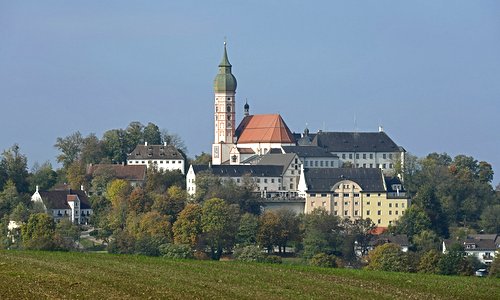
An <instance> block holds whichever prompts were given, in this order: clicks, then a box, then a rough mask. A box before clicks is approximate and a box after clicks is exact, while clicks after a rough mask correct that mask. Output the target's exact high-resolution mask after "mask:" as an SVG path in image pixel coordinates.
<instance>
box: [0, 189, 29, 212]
mask: <svg viewBox="0 0 500 300" xmlns="http://www.w3.org/2000/svg"><path fill="white" fill-rule="evenodd" d="M20 203H24V204H26V205H27V204H28V203H29V201H28V200H27V199H25V198H24V197H23V196H22V195H20V194H19V193H18V192H17V188H16V185H15V184H14V182H13V181H12V180H9V181H7V184H6V185H5V186H4V189H3V191H2V192H0V218H3V216H5V215H9V214H10V213H11V211H12V210H13V209H14V208H15V207H16V206H17V205H18V204H20Z"/></svg>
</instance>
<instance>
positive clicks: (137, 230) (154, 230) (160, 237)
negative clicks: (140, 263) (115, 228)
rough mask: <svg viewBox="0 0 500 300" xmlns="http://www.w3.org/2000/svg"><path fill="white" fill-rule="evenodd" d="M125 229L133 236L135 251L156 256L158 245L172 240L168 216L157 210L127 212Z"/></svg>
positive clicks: (158, 249)
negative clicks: (135, 213) (138, 213)
mask: <svg viewBox="0 0 500 300" xmlns="http://www.w3.org/2000/svg"><path fill="white" fill-rule="evenodd" d="M127 231H128V233H129V234H130V235H132V236H133V237H134V240H135V252H136V253H138V254H144V255H151V256H158V255H160V245H163V244H167V243H170V242H171V241H172V226H171V224H170V221H169V220H168V217H167V216H165V215H162V214H160V213H159V212H157V211H150V212H147V213H144V214H140V215H137V216H135V215H134V214H132V213H131V214H129V218H128V219H127Z"/></svg>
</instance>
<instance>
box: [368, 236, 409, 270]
mask: <svg viewBox="0 0 500 300" xmlns="http://www.w3.org/2000/svg"><path fill="white" fill-rule="evenodd" d="M368 260H369V264H368V266H367V268H368V269H370V270H380V271H393V272H408V271H409V270H410V264H409V263H408V256H407V255H406V254H405V253H404V252H403V251H401V249H400V248H399V246H398V245H395V244H391V243H387V244H384V245H381V246H378V247H377V248H375V249H373V250H372V251H370V253H369V254H368Z"/></svg>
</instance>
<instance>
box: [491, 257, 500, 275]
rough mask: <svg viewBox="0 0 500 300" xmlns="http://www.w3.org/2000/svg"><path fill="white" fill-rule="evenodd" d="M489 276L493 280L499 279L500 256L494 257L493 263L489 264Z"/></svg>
mask: <svg viewBox="0 0 500 300" xmlns="http://www.w3.org/2000/svg"><path fill="white" fill-rule="evenodd" d="M489 276H490V277H494V278H500V256H498V255H497V256H496V257H495V259H494V260H493V262H491V265H490V269H489Z"/></svg>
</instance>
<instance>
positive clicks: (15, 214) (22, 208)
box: [10, 202, 30, 223]
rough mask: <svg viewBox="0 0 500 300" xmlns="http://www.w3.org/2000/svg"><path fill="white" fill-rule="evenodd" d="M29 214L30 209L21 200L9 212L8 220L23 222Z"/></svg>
mask: <svg viewBox="0 0 500 300" xmlns="http://www.w3.org/2000/svg"><path fill="white" fill-rule="evenodd" d="M29 216H30V210H29V209H28V207H27V206H26V204H24V203H23V202H19V203H18V204H17V206H16V207H15V208H14V209H13V210H12V213H11V214H10V220H12V221H16V222H20V223H24V222H27V221H28V219H29Z"/></svg>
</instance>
